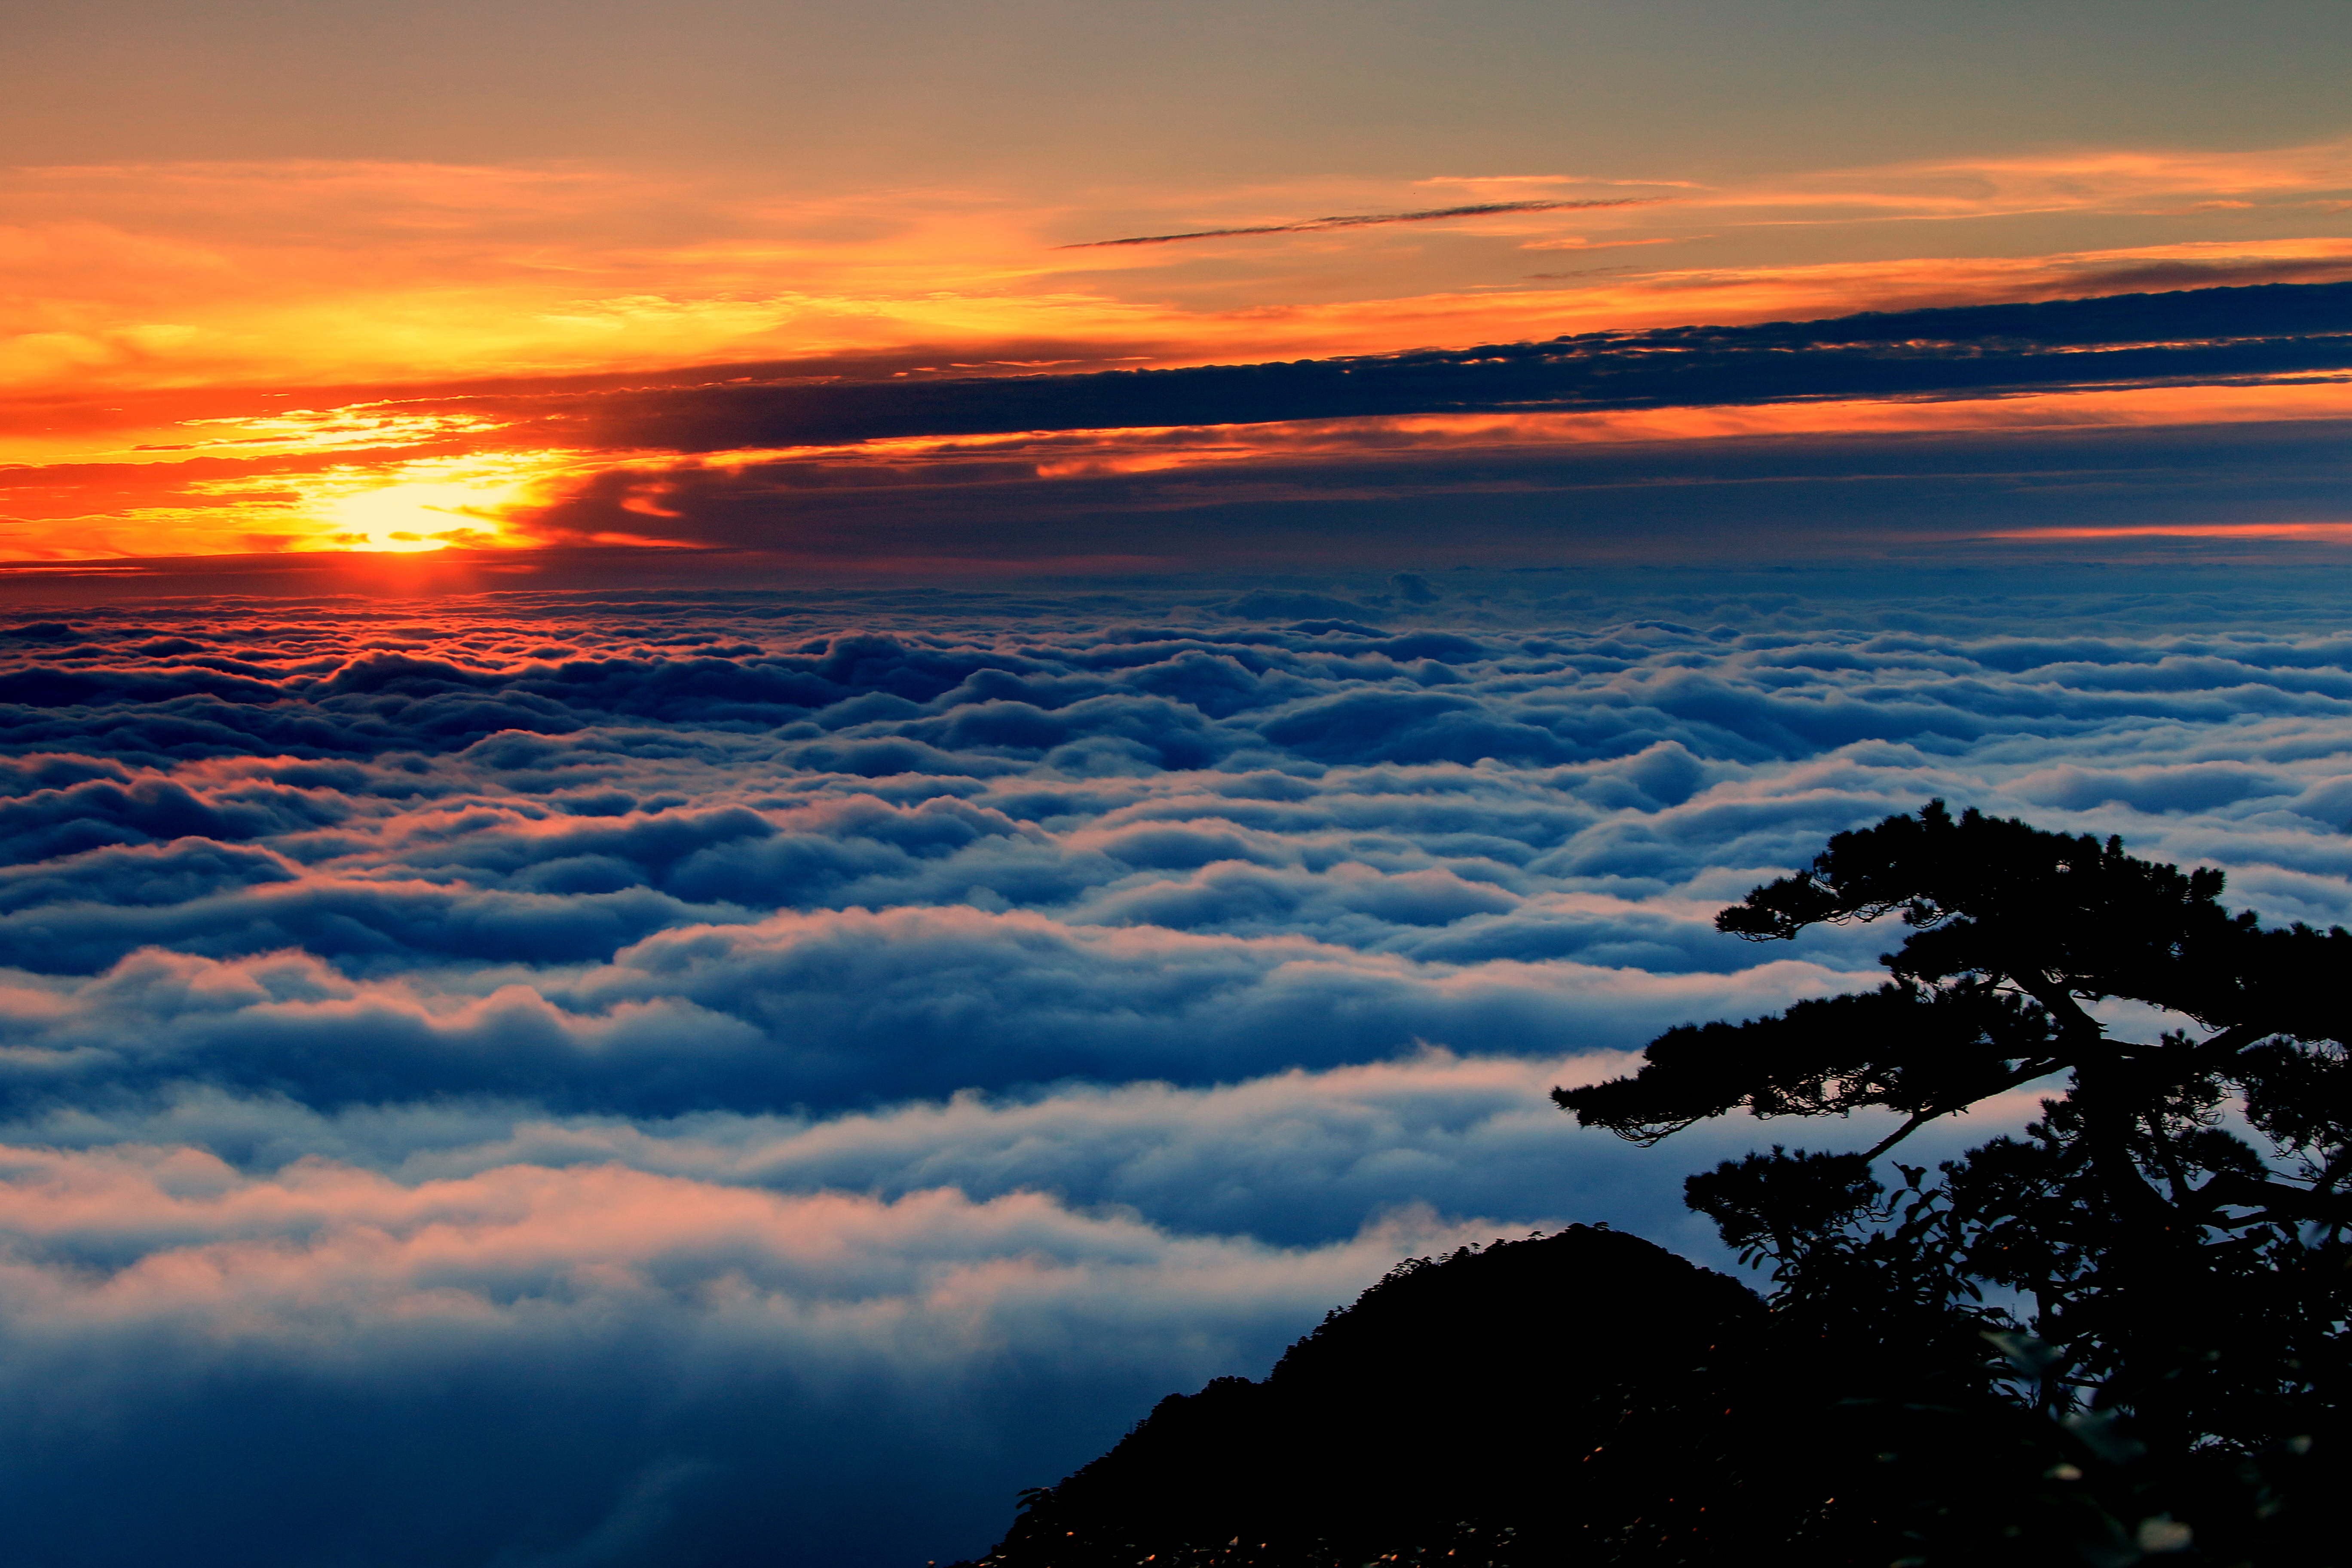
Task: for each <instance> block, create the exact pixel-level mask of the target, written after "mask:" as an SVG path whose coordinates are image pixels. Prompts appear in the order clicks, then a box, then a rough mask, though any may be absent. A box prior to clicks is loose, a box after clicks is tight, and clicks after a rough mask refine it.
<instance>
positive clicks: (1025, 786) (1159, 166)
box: [0, 0, 2352, 1568]
mask: <svg viewBox="0 0 2352 1568" xmlns="http://www.w3.org/2000/svg"><path fill="white" fill-rule="evenodd" d="M0 14H5V22H4V23H0V40H4V41H0V146H5V149H6V152H5V158H6V160H7V163H6V165H5V168H0V268H5V286H0V1417H5V1418H0V1560H5V1562H7V1563H10V1564H11V1565H14V1564H19V1563H21V1564H25V1565H26V1568H152V1565H154V1564H159V1563H169V1564H173V1568H322V1565H330V1564H331V1565H333V1568H428V1565H429V1568H750V1565H751V1564H754V1563H760V1564H766V1563H777V1564H781V1565H782V1568H919V1565H921V1564H923V1563H940V1564H945V1563H952V1562H954V1561H956V1560H958V1559H961V1558H966V1557H971V1556H976V1555H978V1554H980V1553H982V1552H985V1551H986V1550H987V1549H988V1547H989V1545H990V1543H991V1542H993V1541H995V1540H996V1539H998V1537H999V1536H1000V1535H1001V1534H1002V1532H1003V1530H1004V1528H1005V1526H1006V1525H1007V1524H1008V1523H1009V1522H1010V1521H1011V1520H1012V1519H1013V1509H1014V1498H1015V1496H1016V1494H1017V1493H1018V1492H1019V1491H1020V1490H1021V1489H1024V1488H1027V1487H1035V1486H1046V1485H1051V1484H1053V1483H1054V1482H1055V1481H1056V1480H1058V1479H1060V1478H1062V1477H1064V1476H1066V1475H1067V1474H1068V1473H1070V1471H1071V1470H1072V1469H1074V1468H1076V1467H1077V1466H1079V1465H1081V1464H1083V1463H1085V1462H1086V1461H1087V1460H1088V1459H1089V1458H1093V1457H1094V1456H1096V1455H1097V1454H1099V1453H1101V1452H1102V1451H1103V1450H1104V1449H1105V1448H1106V1447H1108V1446H1109V1445H1110V1444H1112V1443H1113V1442H1115V1441H1117V1440H1118V1437H1119V1436H1120V1435H1121V1434H1122V1433H1124V1432H1126V1431H1127V1430H1129V1428H1130V1427H1131V1426H1133V1424H1134V1423H1135V1422H1136V1421H1137V1420H1138V1419H1139V1418H1140V1417H1141V1416H1142V1415H1144V1414H1145V1413H1147V1412H1148V1411H1149V1410H1150V1408H1151V1407H1152V1405H1153V1404H1154V1403H1155V1402H1156V1401H1158V1400H1159V1399H1160V1398H1161V1397H1162V1396H1164V1395H1166V1394H1171V1393H1175V1392H1180V1391H1190V1390H1192V1389H1196V1388H1198V1387H1200V1386H1201V1385H1202V1384H1203V1383H1204V1382H1206V1381H1207V1380H1209V1379H1211V1378H1213V1377H1220V1376H1231V1375H1239V1376H1249V1377H1256V1376H1262V1375H1264V1373H1265V1371H1266V1369H1267V1368H1268V1367H1269V1366H1270V1365H1271V1364H1272V1363H1273V1361H1274V1359H1275V1358H1276V1356H1278V1355H1279V1354H1280V1353H1281V1352H1282V1351H1283V1348H1284V1347H1285V1346H1286V1344H1288V1343H1290V1342H1292V1341H1294V1340H1295V1339H1297V1337H1298V1336H1299V1335H1301V1334H1303V1333H1305V1332H1307V1331H1308V1330H1310V1329H1311V1328H1313V1326H1314V1325H1315V1324H1316V1323H1317V1322H1318V1321H1320V1320H1321V1319H1322V1317H1323V1315H1324V1313H1325V1312H1326V1311H1328V1310H1329V1309H1331V1308H1332V1307H1335V1306H1339V1305H1342V1304H1344V1303H1345V1302H1347V1301H1349V1300H1352V1299H1353V1298H1354V1297H1355V1295H1356V1294H1357V1293H1358V1292H1360V1291H1361V1290H1362V1289H1365V1288H1366V1287H1367V1286H1368V1285H1370V1284H1371V1283H1372V1282H1373V1281H1375V1280H1377V1279H1380V1278H1381V1275H1382V1274H1383V1273H1384V1272H1385V1271H1386V1270H1388V1269H1390V1268H1392V1267H1394V1266H1395V1265H1396V1264H1397V1263H1398V1262H1399V1261H1400V1260H1402V1259H1405V1258H1412V1257H1415V1256H1422V1255H1427V1254H1430V1253H1432V1252H1433V1251H1437V1250H1441V1249H1445V1248H1451V1247H1456V1246H1459V1245H1462V1244H1464V1243H1465V1242H1478V1241H1486V1240H1491V1239H1493V1238H1495V1237H1506V1236H1524V1235H1527V1234H1528V1233H1529V1232H1530V1231H1536V1230H1544V1229H1550V1228H1557V1227H1558V1226H1563V1225H1566V1224H1569V1223H1571V1222H1595V1221H1605V1222H1606V1223H1608V1224H1610V1225H1612V1226H1616V1227H1618V1228H1619V1229H1622V1230H1625V1231H1629V1232H1633V1233H1634V1234H1636V1235H1640V1236H1643V1237H1648V1238H1649V1239H1652V1240H1654V1241H1656V1242H1659V1243H1661V1244H1662V1245H1664V1246H1667V1247H1673V1248H1675V1250H1676V1251H1678V1252H1680V1253H1682V1254H1683V1255H1685V1256H1686V1257H1688V1258H1692V1259H1694V1260H1695V1261H1697V1262H1699V1263H1702V1264H1704V1265H1706V1266H1707V1267H1710V1268H1721V1269H1725V1270H1727V1271H1732V1272H1740V1271H1739V1268H1738V1263H1737V1260H1736V1259H1735V1258H1733V1257H1732V1256H1731V1254H1730V1253H1728V1252H1727V1250H1726V1249H1725V1248H1724V1247H1722V1246H1721V1245H1720V1244H1719V1243H1718V1241H1717V1238H1716V1237H1715V1235H1714V1233H1713V1231H1712V1230H1711V1229H1710V1228H1709V1227H1708V1226H1706V1225H1705V1224H1704V1223H1703V1222H1702V1221H1700V1220H1699V1219H1698V1218H1697V1217H1696V1216H1695V1215H1692V1214H1691V1213H1690V1212H1689V1211H1687V1210H1686V1209H1685V1207H1684V1205H1683V1203H1682V1196H1681V1194H1682V1182H1683V1179H1684V1178H1685V1176H1686V1175H1687V1174H1690V1173H1693V1172H1696V1171H1699V1170H1703V1169H1706V1168H1708V1167H1710V1166H1712V1165H1713V1164H1714V1163H1716V1162H1717V1161H1718V1160H1722V1159H1726V1158H1729V1157H1733V1156H1736V1155H1738V1154H1740V1153H1742V1152H1746V1151H1748V1150H1749V1149H1752V1148H1754V1147H1757V1146H1758V1145H1759V1144H1761V1143H1765V1142H1771V1141H1773V1140H1775V1139H1776V1138H1777V1139H1783V1140H1787V1141H1790V1142H1798V1141H1800V1140H1802V1141H1804V1142H1806V1143H1807V1145H1808V1146H1809V1147H1810V1146H1816V1145H1818V1146H1820V1147H1825V1148H1833V1149H1855V1150H1860V1149H1864V1148H1867V1147H1868V1146H1869V1145H1870V1144H1871V1143H1872V1142H1875V1141H1876V1139H1877V1138H1878V1137H1879V1136H1881V1135H1882V1134H1883V1133H1884V1132H1885V1131H1887V1129H1886V1127H1885V1126H1883V1125H1880V1124H1879V1123H1877V1122H1874V1121H1872V1119H1871V1116H1870V1115H1869V1114H1864V1115H1862V1116H1857V1117H1856V1118H1854V1119H1853V1121H1851V1122H1814V1123H1809V1124H1807V1125H1806V1126H1805V1127H1803V1128H1802V1129H1801V1130H1799V1131H1791V1130H1790V1129H1789V1128H1787V1127H1785V1126H1783V1125H1782V1124H1780V1123H1777V1122H1776V1123H1775V1124H1774V1125H1772V1126H1771V1127H1769V1128H1764V1127H1759V1126H1756V1125H1754V1124H1753V1123H1752V1122H1750V1121H1748V1120H1747V1119H1745V1118H1744V1117H1727V1118H1724V1119H1719V1120H1718V1121H1714V1122H1709V1123H1706V1124H1702V1125H1701V1126H1698V1127H1696V1128H1693V1129H1692V1130H1690V1131H1688V1132H1687V1133H1685V1134H1681V1135H1678V1136H1677V1137H1676V1139H1675V1140H1673V1141H1671V1142H1669V1143H1668V1144H1666V1145H1664V1146H1662V1147H1660V1148H1658V1149H1654V1150H1643V1149H1638V1148H1634V1147H1633V1146H1632V1145H1629V1144H1626V1143H1623V1142H1619V1141H1618V1140H1616V1139H1614V1138H1612V1137H1610V1136H1608V1135H1606V1134H1603V1133H1601V1132H1596V1131H1589V1130H1583V1129H1580V1128H1578V1127H1576V1126H1574V1125H1573V1124H1571V1123H1570V1121H1569V1120H1568V1119H1567V1118H1565V1117H1562V1116H1561V1115H1560V1114H1559V1112H1558V1111H1557V1110H1555V1109H1554V1108H1553V1106H1552V1105H1551V1103H1550V1101H1549V1098H1548V1090H1549V1089H1550V1088H1551V1087H1552V1086H1554V1085H1557V1084H1562V1083H1581V1082H1590V1081H1596V1080H1598V1079H1601V1078H1605V1077H1609V1076H1613V1075H1615V1074H1617V1073H1619V1072H1622V1070H1624V1069H1625V1068H1627V1066H1628V1065H1629V1064H1630V1063H1631V1062H1632V1061H1633V1056H1632V1054H1631V1053H1633V1052H1636V1051H1638V1050H1639V1049H1641V1047H1643V1045H1644V1043H1645V1042H1647V1041H1648V1040H1649V1039H1651V1038H1652V1037H1654V1036H1655V1035H1657V1034H1658V1033H1659V1032H1660V1031H1662V1030H1664V1029H1667V1028H1669V1027H1672V1026H1676V1025H1680V1024H1685V1023H1693V1022H1702V1021H1705V1020H1707V1019H1713V1018H1739V1017H1750V1016H1758V1015H1759V1014H1763V1013H1767V1012H1769V1011H1771V1010H1774V1009H1777V1008H1780V1007H1783V1006H1785V1005H1788V1004H1790V1002H1792V1001H1795V1000H1799V999H1801V998H1806V997H1812V996H1821V995H1826V994H1838V993H1842V992H1845V991H1849V990H1853V989H1855V988H1858V987H1862V986H1867V985H1872V984H1876V983H1877V981H1878V979H1879V978H1880V975H1881V972H1880V970H1879V969H1878V967H1877V964H1876V959H1875V955H1876V954H1877V953H1878V952H1881V951H1883V950H1885V948H1886V947H1888V946H1891V945H1893V943H1892V942H1891V940H1890V939H1889V938H1888V937H1887V935H1886V933H1885V932H1884V931H1879V930H1875V929H1864V928H1844V927H1834V928H1818V929H1814V930H1812V931H1809V932H1808V933H1807V934H1806V935H1805V936H1804V937H1803V938H1802V939H1801V940H1800V941H1798V942H1792V943H1790V944H1786V945H1785V946H1784V945H1780V944H1768V945H1766V946H1762V947H1759V946H1757V945H1754V944H1750V943H1747V942H1740V941H1738V940H1735V939H1733V938H1731V937H1727V936H1725V935H1723V934H1722V933H1720V932H1717V931H1715V930H1714V928H1713V925H1712V920H1713V917H1714V915H1715V913H1716V911H1717V910H1719V909H1720V908H1722V907H1723V906H1724V905H1725V904H1726V903H1728V902H1730V901H1732V900H1737V899H1738V898H1739V897H1741V896H1742V895H1743V894H1744V893H1745V892H1746V891H1747V889H1748V888H1750V887H1751V886H1754V885H1756V884H1757V883H1759V882H1762V881H1766V880H1769V879H1772V878H1776V877H1780V876H1782V875H1785V874H1787V873H1789V872H1790V871H1791V870H1793V869H1794V868H1798V867H1801V866H1802V865H1804V864H1806V863H1807V862H1808V860H1809V859H1810V858H1811V856H1813V855H1814V854H1815V853H1817V852H1818V851H1819V849H1820V848H1821V847H1822V843H1823V841H1824V840H1825V839H1826V838H1827V837H1829V836H1830V835H1832V834H1834V833H1837V832H1839V831H1842V830H1843V829H1846V828H1851V827H1855V826H1863V825H1865V824H1869V823H1872V822H1875V821H1877V820H1879V819H1880V818H1882V817H1884V816H1887V815H1889V814H1891V813H1895V812H1907V811H1912V810H1916V809H1917V808H1918V807H1919V806H1921V805H1924V804H1925V803H1926V802H1927V801H1928V800H1930V799H1936V798H1941V799H1945V800H1948V801H1949V802H1950V803H1951V804H1952V805H1953V806H1954V807H1955V808H1956V809H1957V808H1960V807H1965V806H1978V807H1980V808H1983V809H1985V810H1988V811H1991V812H1995V813H1998V814H2000V815H2005V816H2006V815H2013V816H2022V817H2025V818H2027V819H2029V820H2031V821H2032V822H2034V823H2036V824H2037V825H2040V826H2045V827H2051V828H2063V829H2065V830H2067V831H2070V832H2080V833H2093V834H2097V835H2099V836H2101V837H2105V836H2108V835H2119V836H2121V837H2123V838H2124V839H2125V841H2126V845H2127V846H2128V847H2129V848H2130V850H2131V852H2132V853H2134V854H2137V855H2142V856H2147V857H2150V858H2157V859H2160V860H2170V861H2175V862H2178V863H2180V864H2182V865H2184V866H2188V865H2197V866H2211V867H2216V868H2221V869H2222V870H2224V871H2225V872H2226V875H2227V878H2228V891H2227V893H2226V894H2225V899H2226V900H2227V901H2228V902H2229V903H2230V904H2231V906H2232V907H2233V908H2247V909H2252V910H2255V911H2256V912H2257V913H2258V914H2259V915H2260V917H2261V918H2262V919H2263V920H2264V921H2272V922H2279V921H2310V922H2314V923H2315V924H2318V925H2322V926H2326V925H2329V924H2332V923H2336V922H2341V921H2347V920H2352V835H2347V825H2352V635H2347V630H2346V626H2345V608H2346V604H2347V597H2346V595H2347V586H2352V579H2347V575H2346V572H2345V568H2346V567H2347V565H2352V98H2347V93H2346V91H2345V84H2346V82H2347V80H2352V26H2347V14H2346V10H2345V6H2344V5H2343V3H2342V0H2247V3H2245V4H2241V5H2234V6H2221V5H2213V4H2211V3H2210V0H2031V3H2028V0H1904V3H1899V4H1897V3H1892V0H1642V3H1640V4H1634V3H1633V0H1610V3H1607V4H1601V3H1586V0H1540V3H1539V0H1453V3H1450V4H1445V5H1436V4H1429V3H1426V0H1424V3H1421V4H1407V3H1404V0H1001V3H975V0H960V3H957V4H947V3H944V0H940V3H936V4H935V3H931V0H867V3H865V4H860V5H809V4H802V3H800V0H763V3H757V4H754V3H751V0H671V3H668V4H665V5H647V4H619V3H615V0H469V3H467V4H463V5H460V4H455V3H447V0H415V3H411V4H405V5H387V4H383V3H382V0H370V3H366V4H362V3H360V0H171V3H166V0H80V3H77V4H73V5H58V4H47V5H35V4H32V3H30V0H0ZM2165 1024H2166V1020H2165V1019H2163V1018H2160V1017H2131V1018H2119V1019H2118V1020H2117V1021H2116V1027H2117V1028H2119V1029H2121V1028H2141V1027H2143V1026H2144V1027H2145V1028H2146V1029H2147V1030H2150V1031H2154V1030H2158V1029H2160V1028H2161V1027H2163V1026H2165ZM2150 1037H2152V1036H2150ZM2033 1112H2034V1094H2033V1090H2032V1086H2028V1087H2027V1088H2026V1089H2021V1090H2019V1091H2018V1092H2017V1093H2015V1094H2014V1095H2012V1096H2011V1097H2009V1098H2007V1099H2005V1100H2001V1101H2000V1102H1998V1103H1996V1104H1994V1105H1991V1106H1990V1107H1988V1108H1986V1109H1984V1110H1979V1112H1977V1113H1975V1114H1973V1115H1972V1116H1970V1117H1969V1118H1967V1119H1965V1124H1964V1123H1963V1121H1962V1120H1960V1119H1955V1120H1953V1121H1948V1122H1944V1123H1939V1124H1937V1127H1936V1128H1935V1129H1934V1130H1932V1131H1930V1132H1928V1133H1927V1134H1925V1135H1923V1137H1922V1138H1921V1140H1920V1141H1919V1143H1918V1145H1916V1146H1917V1147H1919V1148H1921V1150H1922V1154H1921V1155H1920V1156H1919V1157H1925V1156H1926V1155H1927V1154H1933V1155H1935V1156H1936V1157H1938V1158H1941V1157H1945V1156H1948V1155H1950V1154H1952V1153H1954V1152H1957V1151H1958V1150H1959V1149H1961V1148H1963V1147H1965V1146H1967V1145H1969V1144H1970V1143H1973V1142H1979V1141H1981V1140H1982V1139H1983V1138H1985V1137H1987V1136H1990V1135H1991V1134H1992V1133H1994V1132H1997V1131H2003V1130H2007V1129H2011V1128H2016V1127H2020V1126H2022V1125H2023V1124H2024V1123H2025V1121H2027V1120H2028V1119H2029V1118H2030V1117H2031V1116H2032V1114H2033ZM1740 1277H1741V1278H1743V1279H1747V1280H1748V1281H1749V1282H1750V1283H1760V1282H1759V1280H1758V1279H1757V1277H1756V1276H1754V1275H1753V1274H1748V1273H1744V1272H1740ZM1595 1289H1605V1282H1600V1283H1596V1286H1595ZM1561 1353H1562V1355H1563V1356H1568V1357H1574V1356H1587V1355H1592V1354H1595V1353H1597V1352H1595V1350H1594V1348H1593V1347H1591V1346H1581V1345H1572V1346H1563V1347H1562V1350H1561ZM1598 1353H1605V1351H1603V1352H1598Z"/></svg>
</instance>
